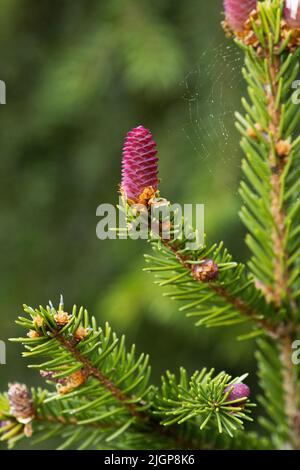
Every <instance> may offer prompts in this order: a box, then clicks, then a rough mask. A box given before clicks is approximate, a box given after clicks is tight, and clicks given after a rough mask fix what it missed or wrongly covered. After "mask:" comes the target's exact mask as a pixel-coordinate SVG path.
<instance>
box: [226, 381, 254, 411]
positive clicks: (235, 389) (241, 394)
mask: <svg viewBox="0 0 300 470" xmlns="http://www.w3.org/2000/svg"><path fill="white" fill-rule="evenodd" d="M229 390H231V392H230V393H229V395H228V397H227V401H234V400H241V399H243V400H244V402H245V401H246V399H247V398H248V397H249V396H250V388H249V387H248V385H246V384H244V383H242V382H241V383H237V384H233V385H229V386H228V387H226V388H225V390H224V393H227V392H229ZM244 402H243V401H240V402H238V403H233V404H232V406H237V407H240V406H243V404H244Z"/></svg>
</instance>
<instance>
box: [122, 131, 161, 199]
mask: <svg viewBox="0 0 300 470" xmlns="http://www.w3.org/2000/svg"><path fill="white" fill-rule="evenodd" d="M157 186H158V158H157V150H156V142H155V141H154V140H153V137H152V134H151V132H150V131H149V130H148V129H145V127H143V126H138V127H136V128H135V129H132V131H130V132H128V134H127V136H126V139H125V144H124V147H123V159H122V183H121V190H122V192H123V193H124V195H125V196H126V198H127V199H129V200H132V201H135V202H137V201H138V200H139V196H140V195H141V194H142V193H143V191H144V189H145V188H149V187H151V188H152V189H153V191H156V190H157Z"/></svg>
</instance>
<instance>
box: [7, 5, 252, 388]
mask: <svg viewBox="0 0 300 470" xmlns="http://www.w3.org/2000/svg"><path fill="white" fill-rule="evenodd" d="M221 10H222V2H221V0H219V1H217V2H203V1H201V2H200V1H199V0H186V1H184V2H180V1H176V2H175V1H174V0H152V1H151V2H149V1H147V0H126V1H125V0H123V1H122V0H100V1H99V0H89V2H85V1H83V0H72V1H71V0H64V1H61V0H51V1H50V0H43V1H38V0H1V4H0V13H1V14H0V45H1V76H0V78H1V79H2V80H4V81H5V82H6V85H7V104H6V105H5V106H1V108H0V132H1V139H0V142H1V143H0V145H1V160H0V161H1V175H2V182H1V186H0V192H1V195H0V197H1V211H0V223H1V227H2V229H1V231H0V241H1V246H2V250H1V261H0V263H1V271H2V276H1V283H0V295H1V297H0V298H1V339H4V340H5V339H6V338H7V337H9V336H12V335H13V336H15V335H16V334H17V328H16V327H15V326H14V324H13V321H14V319H15V317H16V315H17V314H18V313H19V311H20V306H21V304H22V303H28V304H34V305H36V304H39V303H46V302H47V301H48V299H49V298H50V299H53V300H54V301H57V300H58V297H59V294H60V293H61V292H62V293H63V294H64V297H65V301H66V304H67V305H69V306H71V305H72V304H73V303H77V304H80V305H81V304H86V305H88V306H89V309H90V312H93V313H94V314H95V315H96V316H97V317H98V319H99V320H101V321H103V320H109V321H110V322H111V323H112V325H113V327H114V328H115V329H116V330H117V331H119V332H123V331H124V332H125V333H126V334H127V336H128V337H129V339H130V340H134V341H135V342H136V343H137V346H138V348H139V347H140V349H141V350H144V351H145V352H149V353H150V355H151V356H152V363H153V364H154V371H153V374H154V376H155V377H156V378H158V376H159V374H160V373H161V372H162V371H163V370H164V369H165V368H174V367H176V366H178V365H183V366H185V367H187V368H188V370H192V369H194V368H201V367H202V366H203V365H207V366H208V367H210V366H211V365H212V364H213V365H214V366H216V367H217V368H219V369H223V368H226V369H227V370H228V371H229V372H230V373H232V375H238V374H239V373H240V372H241V370H242V371H245V370H248V369H249V370H250V371H253V370H254V360H253V348H252V343H251V342H247V343H236V342H235V337H236V333H237V329H232V330H230V331H228V330H227V329H223V330H213V331H206V330H201V329H195V328H193V326H192V324H191V320H189V319H186V318H184V316H183V315H182V314H180V313H179V312H178V311H177V308H176V304H174V303H173V302H169V301H167V300H166V299H164V298H163V297H162V292H161V290H159V289H158V288H156V287H155V286H154V285H153V283H152V279H151V277H150V276H148V275H147V274H145V273H143V272H142V271H141V268H142V267H143V263H144V262H143V258H142V253H143V252H145V251H147V250H148V249H149V247H148V246H146V245H145V243H143V242H142V241H141V242H135V241H124V240H120V241H115V240H110V241H100V240H98V239H97V238H96V233H95V229H96V224H97V218H96V215H95V214H96V208H97V206H98V205H99V204H101V203H103V202H108V203H116V202H117V188H118V183H119V181H120V159H121V148H122V142H123V138H124V136H125V134H126V132H127V131H128V130H129V129H130V128H132V127H134V126H136V125H138V124H140V123H142V124H143V125H145V126H146V127H149V128H150V129H151V130H152V132H153V134H154V136H155V138H156V139H157V142H158V148H159V154H160V176H161V180H162V181H161V193H162V195H164V196H166V197H168V198H169V199H171V200H173V201H174V202H177V201H178V202H183V203H188V202H194V203H196V202H198V203H204V204H205V210H206V231H207V233H208V241H209V242H213V241H218V240H220V239H224V240H225V242H226V244H227V246H228V248H229V249H230V250H231V251H232V252H233V254H234V255H235V256H236V258H237V259H238V260H241V259H244V258H245V256H246V255H247V253H246V252H245V246H244V243H243V236H244V232H243V229H242V225H241V223H240V221H239V219H238V215H237V211H238V208H239V205H240V200H239V197H238V195H237V188H238V180H239V178H240V158H241V153H240V150H239V143H238V140H239V137H238V134H237V132H236V131H235V128H234V118H233V111H234V110H235V109H236V108H239V107H240V96H241V93H242V91H243V88H242V87H243V82H242V79H241V74H240V68H241V65H242V62H241V57H240V53H239V51H237V50H236V49H235V48H234V47H233V46H231V45H230V44H229V42H228V41H227V40H226V39H225V38H224V33H223V31H222V29H221V27H220V21H221V19H222V14H221ZM185 333H186V336H188V337H189V341H188V342H185V341H184V337H185ZM7 356H8V357H7V366H1V376H0V377H1V388H2V389H3V388H4V387H5V386H6V385H5V384H6V383H7V381H8V380H10V381H12V380H14V379H16V378H18V380H25V379H26V382H27V383H37V382H38V381H39V378H38V377H36V376H35V374H34V373H32V372H30V371H29V370H27V369H26V367H25V364H24V362H23V361H21V359H20V358H19V350H18V348H16V347H15V346H13V345H11V344H9V345H8V354H7ZM251 380H252V384H254V383H255V381H256V378H255V375H254V373H252V375H251V376H250V381H251Z"/></svg>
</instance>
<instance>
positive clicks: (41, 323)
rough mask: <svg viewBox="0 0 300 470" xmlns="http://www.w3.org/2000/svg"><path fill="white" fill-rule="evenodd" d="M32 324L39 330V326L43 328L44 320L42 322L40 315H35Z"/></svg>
mask: <svg viewBox="0 0 300 470" xmlns="http://www.w3.org/2000/svg"><path fill="white" fill-rule="evenodd" d="M33 323H34V324H35V325H36V326H37V327H38V328H40V327H41V326H43V323H44V320H43V318H42V317H41V315H37V316H36V317H35V318H34V320H33Z"/></svg>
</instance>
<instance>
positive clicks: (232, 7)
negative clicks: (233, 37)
mask: <svg viewBox="0 0 300 470" xmlns="http://www.w3.org/2000/svg"><path fill="white" fill-rule="evenodd" d="M256 4H257V0H224V10H225V17H226V20H227V22H228V24H229V26H230V27H231V28H232V29H233V30H234V31H243V28H244V24H245V21H247V19H248V17H249V15H250V13H251V11H252V10H254V9H255V8H256Z"/></svg>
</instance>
